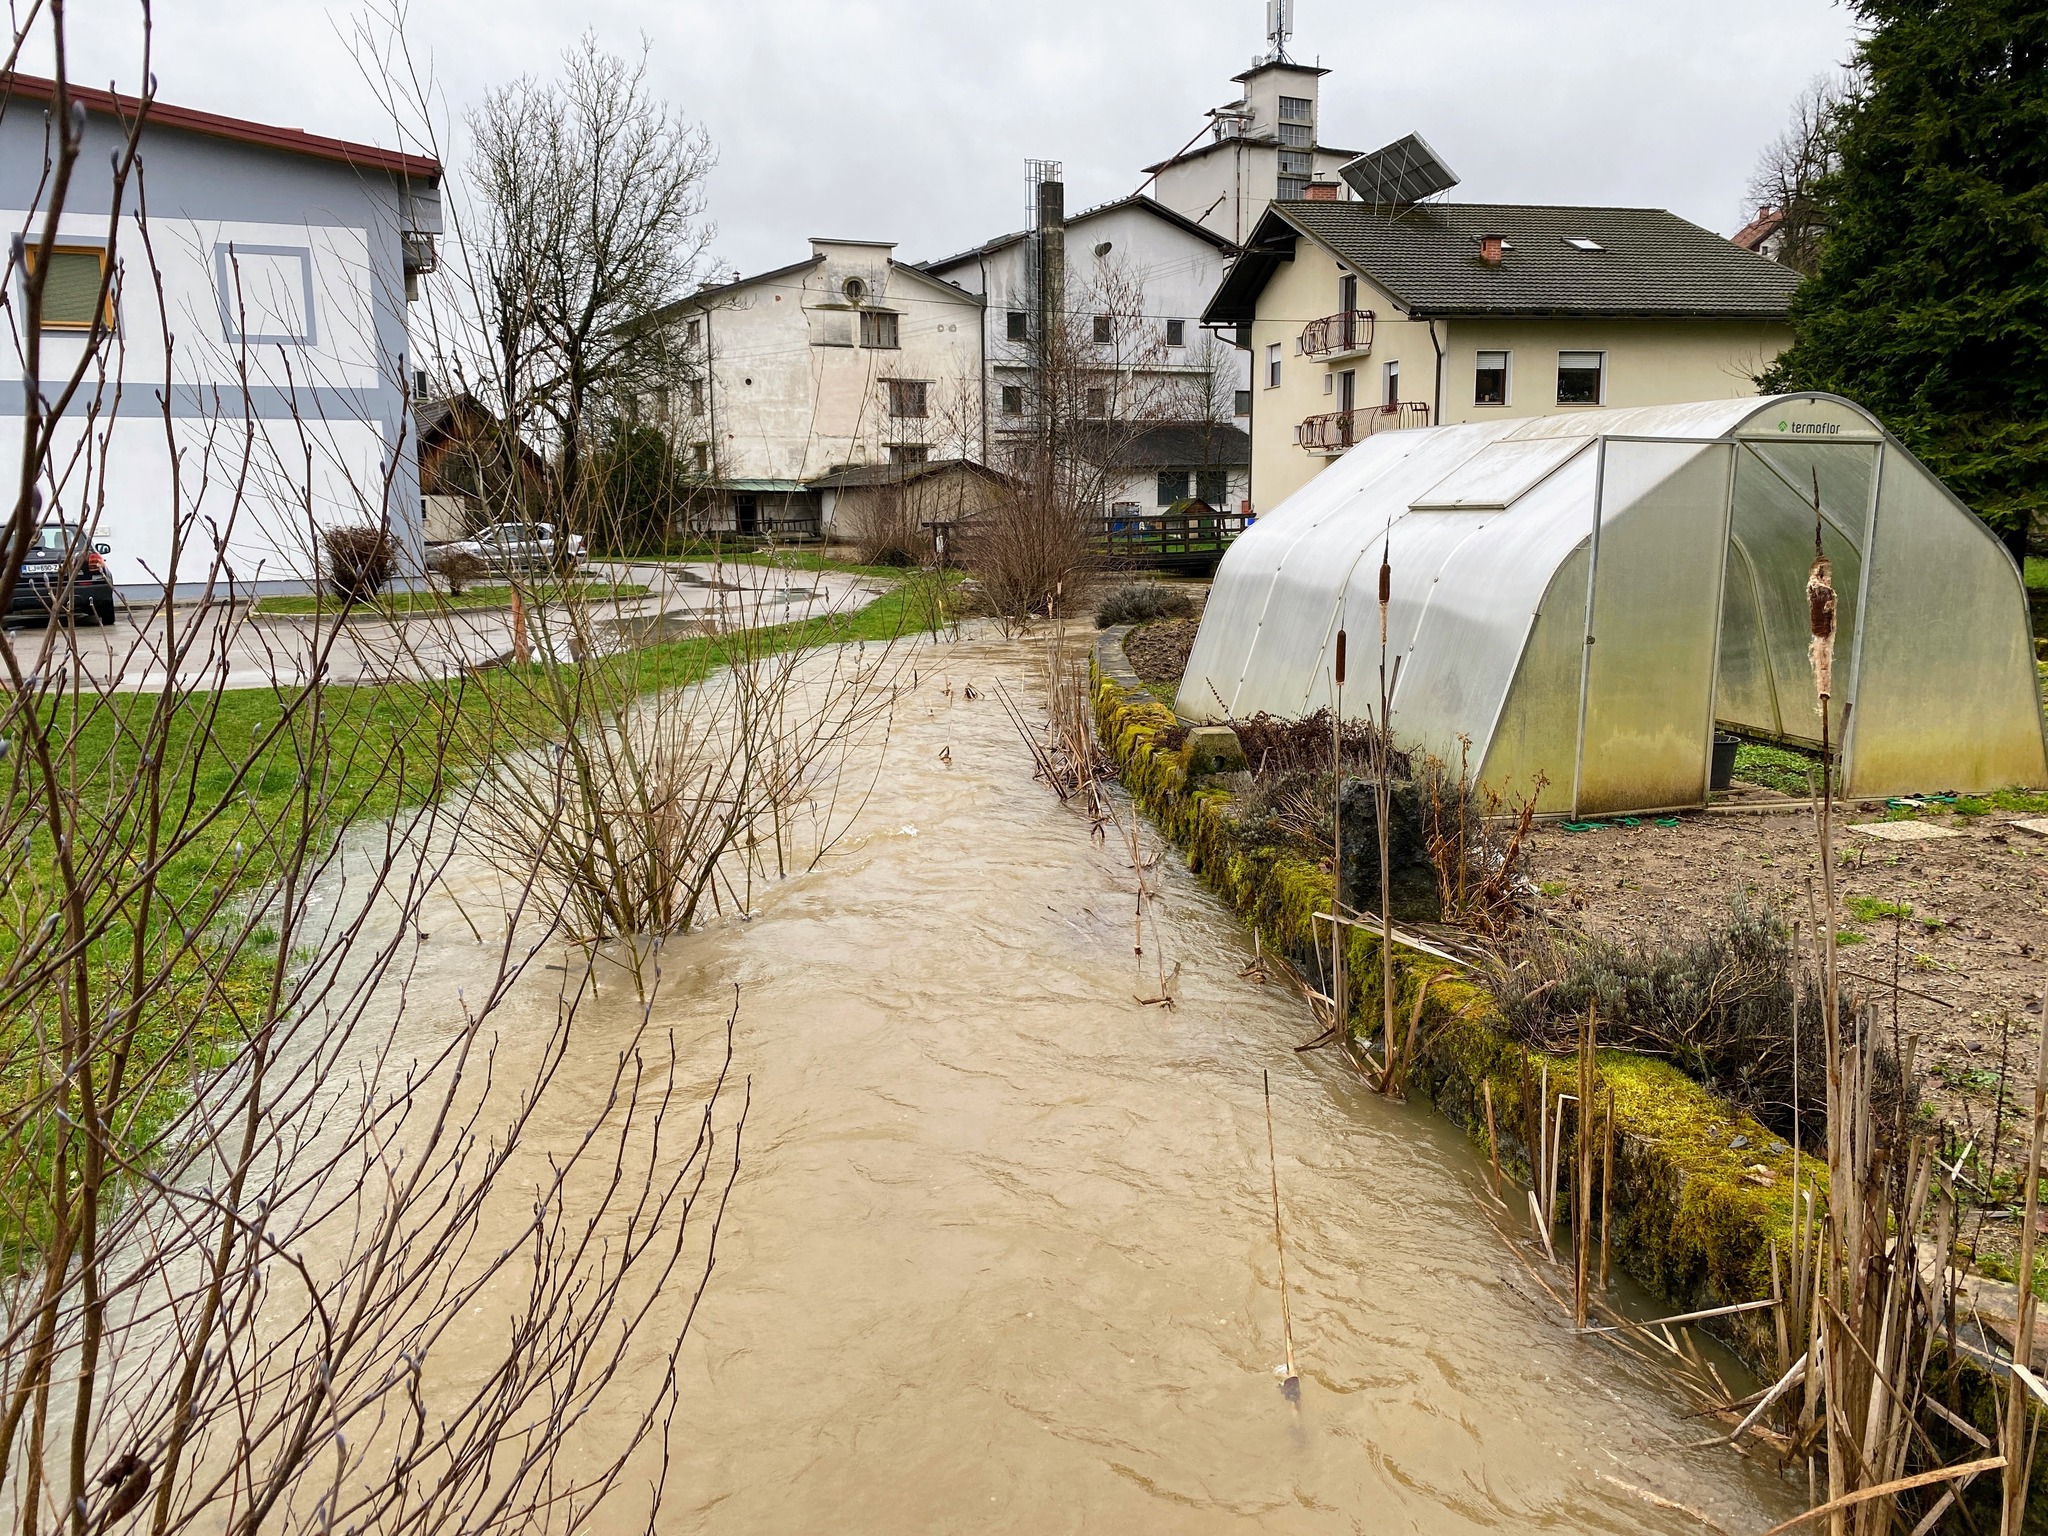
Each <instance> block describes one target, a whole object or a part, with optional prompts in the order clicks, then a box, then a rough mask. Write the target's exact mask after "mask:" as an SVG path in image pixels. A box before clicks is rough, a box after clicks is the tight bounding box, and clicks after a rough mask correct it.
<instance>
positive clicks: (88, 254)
mask: <svg viewBox="0 0 2048 1536" xmlns="http://www.w3.org/2000/svg"><path fill="white" fill-rule="evenodd" d="M22 254H23V256H24V257H25V258H26V260H27V263H28V269H29V270H30V271H31V272H33V271H34V270H35V260H36V250H35V247H34V246H28V247H26V248H25V249H24V250H23V252H22ZM106 263H107V253H106V252H105V251H104V250H101V249H99V248H98V247H97V246H63V245H60V246H58V247H56V248H55V249H54V250H52V251H51V252H50V270H49V274H48V276H46V277H45V278H44V279H43V329H44V330H46V331H89V330H91V329H92V324H93V316H94V310H95V308H99V309H100V319H101V323H102V324H104V325H106V326H107V327H108V328H110V329H111V328H112V326H113V324H114V295H113V293H112V291H111V290H109V292H108V294H107V301H106V304H105V305H104V306H103V307H101V306H100V305H99V297H100V278H101V277H102V276H103V275H104V274H105V272H106Z"/></svg>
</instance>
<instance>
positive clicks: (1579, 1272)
mask: <svg viewBox="0 0 2048 1536" xmlns="http://www.w3.org/2000/svg"><path fill="white" fill-rule="evenodd" d="M1597 1029H1598V1024H1597V1022H1596V1016H1595V1013H1594V1011H1593V1010H1592V1009H1588V1010H1587V1012H1586V1023H1585V1027H1584V1028H1583V1029H1582V1030H1581V1031H1580V1032H1579V1145H1578V1150H1577V1154H1576V1156H1575V1158H1574V1161H1575V1163H1576V1165H1577V1174H1578V1180H1577V1184H1578V1187H1577V1188H1576V1190H1574V1192H1573V1199H1572V1256H1573V1260H1574V1265H1573V1285H1572V1323H1573V1326H1574V1327H1578V1328H1584V1327H1585V1326H1586V1288H1587V1281H1588V1278H1589V1276H1588V1273H1587V1261H1588V1260H1589V1259H1590V1258H1591V1256H1592V1238H1593V1040H1594V1036H1595V1033H1596V1031H1597Z"/></svg>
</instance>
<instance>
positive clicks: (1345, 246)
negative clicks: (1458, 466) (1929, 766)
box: [1203, 199, 1799, 511]
mask: <svg viewBox="0 0 2048 1536" xmlns="http://www.w3.org/2000/svg"><path fill="white" fill-rule="evenodd" d="M1798 283H1799V274H1798V273H1796V272H1794V271H1792V270H1790V269H1789V268H1786V267H1781V266H1779V265H1778V264H1777V263H1775V262H1772V261H1769V260H1767V259H1765V258H1764V257H1762V256H1760V255H1758V254H1756V253H1755V252H1753V251H1749V250H1744V249H1742V248H1741V247H1739V246H1737V245H1735V244H1733V243H1731V242H1730V241H1728V240H1727V239H1725V238H1723V237H1722V236H1720V235H1718V234H1715V233H1714V232H1713V231H1711V230H1706V229H1702V228H1700V227H1699V226H1698V225H1695V224H1691V223H1688V222H1687V221H1686V220H1684V219H1681V218H1679V217H1678V216H1677V215H1676V214H1672V213H1667V212H1665V211H1664V210H1662V209H1658V208H1589V207H1548V206H1531V205H1522V204H1500V203H1453V202H1428V201H1422V202H1415V203H1402V204H1394V205H1382V204H1376V203H1370V202H1365V201H1362V200H1361V201H1321V200H1315V199H1303V200H1299V201H1282V202H1275V203H1274V204H1272V206H1271V207H1270V208H1268V209H1267V211H1266V213H1265V215H1264V217H1263V218H1262V219H1261V220H1260V221H1259V225H1258V228H1257V229H1256V230H1255V231H1254V232H1253V234H1252V236H1251V238H1250V240H1249V241H1248V242H1247V244H1246V247H1245V250H1244V253H1243V254H1242V255H1241V256H1240V257H1239V258H1238V259H1237V260H1236V261H1235V262H1234V263H1233V264H1232V266H1231V269H1230V271H1229V273H1228V275H1227V276H1226V277H1225V278H1224V280H1223V283H1222V286H1221V287H1220V288H1218V290H1217V292H1216V295H1215V297H1214V299H1212V300H1211V302H1210V304H1209V308H1208V311H1207V313H1206V314H1205V315H1204V316H1203V323H1204V324H1206V325H1213V326H1234V327H1236V334H1237V338H1238V345H1239V346H1241V347H1244V348H1246V349H1247V350H1248V351H1249V352H1250V354H1251V362H1252V476H1251V499H1252V504H1253V509H1254V510H1255V511H1265V510H1268V509H1270V508H1271V507H1273V506H1275V505H1277V504H1278V503H1279V502H1280V501H1281V500H1282V499H1284V498H1285V497H1286V496H1288V495H1290V494H1291V493H1292V492H1294V491H1295V490H1297V489H1299V488H1300V487H1301V486H1302V485H1304V484H1306V483H1307V482H1308V481H1309V480H1311V479H1313V478H1314V477H1315V475H1316V474H1317V473H1318V472H1319V471H1321V470H1322V469H1323V467H1324V466H1325V465H1327V464H1329V463H1330V462H1331V461H1332V460H1333V459H1335V458H1336V457H1337V456H1338V455H1340V454H1342V453H1344V452H1345V451H1346V450H1347V449H1349V448H1350V447H1351V446H1352V445H1353V444H1355V443H1357V442H1359V441H1361V440H1362V439H1364V438H1365V437H1367V436H1371V435H1374V434H1377V433H1380V432H1385V431H1397V430H1400V429H1402V428H1406V427H1420V426H1432V425H1437V424H1442V423H1455V422H1464V421H1482V420H1494V419H1498V418H1500V417H1503V416H1541V415H1556V414H1564V413H1569V412H1573V411H1582V410H1588V409H1593V408H1597V407H1600V406H1623V405H1630V406H1632V405H1668V404H1677V403H1680V402H1685V401H1697V400H1725V399H1729V398H1732V397H1737V396H1744V395H1753V394H1755V393H1756V382H1755V381H1756V378H1757V376H1758V375H1759V374H1760V373H1762V372H1763V371H1764V369H1765V368H1766V367H1767V366H1768V365H1769V364H1770V362H1771V361H1772V360H1773V359H1774V358H1776V357H1777V355H1778V354H1779V353H1780V352H1781V351H1783V350H1784V349H1785V347H1787V346H1788V345H1790V343H1791V331H1790V329H1789V327H1788V326H1787V324H1786V312H1787V307H1788V305H1789V302H1790V300H1791V297H1792V291H1793V289H1794V288H1795V287H1796V286H1797V285H1798Z"/></svg>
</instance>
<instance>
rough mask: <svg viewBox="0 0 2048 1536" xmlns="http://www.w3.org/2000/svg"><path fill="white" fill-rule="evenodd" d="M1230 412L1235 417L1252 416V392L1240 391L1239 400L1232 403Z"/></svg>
mask: <svg viewBox="0 0 2048 1536" xmlns="http://www.w3.org/2000/svg"><path fill="white" fill-rule="evenodd" d="M1230 410H1231V414H1232V415H1234V416H1249V415H1251V413H1252V392H1251V391H1250V390H1248V389H1240V390H1239V391H1237V398H1236V399H1234V400H1233V401H1231V404H1230Z"/></svg>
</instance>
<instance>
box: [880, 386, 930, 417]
mask: <svg viewBox="0 0 2048 1536" xmlns="http://www.w3.org/2000/svg"><path fill="white" fill-rule="evenodd" d="M884 382H885V383H886V384H887V385H888V387H889V414H890V415H891V416H922V415H924V413H925V395H926V391H927V389H928V386H927V385H926V384H925V383H924V381H923V380H921V379H888V380H885V381H884Z"/></svg>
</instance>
